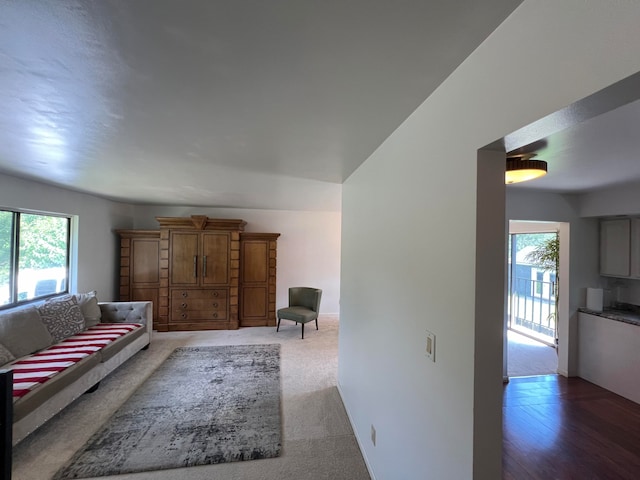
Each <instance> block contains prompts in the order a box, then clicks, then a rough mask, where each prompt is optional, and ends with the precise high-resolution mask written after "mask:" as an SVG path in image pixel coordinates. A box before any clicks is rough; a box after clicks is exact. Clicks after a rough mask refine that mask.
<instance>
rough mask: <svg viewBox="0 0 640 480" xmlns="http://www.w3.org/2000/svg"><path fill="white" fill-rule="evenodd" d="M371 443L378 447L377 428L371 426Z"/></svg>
mask: <svg viewBox="0 0 640 480" xmlns="http://www.w3.org/2000/svg"><path fill="white" fill-rule="evenodd" d="M371 443H373V446H374V447H375V446H376V428H375V427H374V426H373V425H371Z"/></svg>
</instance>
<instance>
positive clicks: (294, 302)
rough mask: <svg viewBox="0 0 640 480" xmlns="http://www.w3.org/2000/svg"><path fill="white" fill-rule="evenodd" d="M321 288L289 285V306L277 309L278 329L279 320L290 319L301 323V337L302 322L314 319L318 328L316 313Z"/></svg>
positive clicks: (277, 329) (318, 306)
mask: <svg viewBox="0 0 640 480" xmlns="http://www.w3.org/2000/svg"><path fill="white" fill-rule="evenodd" d="M321 297H322V290H320V289H319V288H311V287H291V288H290V289H289V306H288V307H286V308H281V309H279V310H278V312H277V315H278V327H277V328H276V332H278V331H280V320H281V319H283V318H284V319H285V320H292V321H294V322H296V325H297V324H298V323H300V324H302V338H303V339H304V324H305V323H307V322H311V321H313V320H315V321H316V330H318V313H319V312H320V298H321Z"/></svg>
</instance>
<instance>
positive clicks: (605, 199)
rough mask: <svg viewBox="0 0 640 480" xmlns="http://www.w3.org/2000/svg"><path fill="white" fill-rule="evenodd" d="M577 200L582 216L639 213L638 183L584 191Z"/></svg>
mask: <svg viewBox="0 0 640 480" xmlns="http://www.w3.org/2000/svg"><path fill="white" fill-rule="evenodd" d="M579 202H580V215H581V216H583V217H606V216H609V215H640V184H638V183H632V184H628V185H616V186H614V187H609V188H604V189H602V190H598V191H595V192H590V193H585V194H583V195H581V196H580V197H579Z"/></svg>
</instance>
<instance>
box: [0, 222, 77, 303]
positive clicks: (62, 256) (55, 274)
mask: <svg viewBox="0 0 640 480" xmlns="http://www.w3.org/2000/svg"><path fill="white" fill-rule="evenodd" d="M16 234H17V235H18V237H17V238H19V241H18V242H17V244H16ZM16 255H17V260H18V261H17V269H14V258H15V256H16ZM68 258H69V219H68V218H65V217H58V216H51V215H44V214H42V215H41V214H31V213H19V212H12V211H7V210H0V305H2V304H7V303H11V302H12V301H14V300H15V299H17V300H18V301H21V300H29V299H31V298H35V297H38V296H42V295H47V294H51V293H59V292H61V291H64V290H65V289H66V284H67V268H68ZM45 279H46V280H48V282H49V283H48V285H49V287H47V289H45V287H44V285H45V283H44V281H45ZM11 280H13V289H16V290H17V291H16V297H15V299H13V298H14V297H13V296H12V294H11V288H10V284H11ZM52 282H53V283H52ZM51 289H53V290H51ZM12 299H13V300H12Z"/></svg>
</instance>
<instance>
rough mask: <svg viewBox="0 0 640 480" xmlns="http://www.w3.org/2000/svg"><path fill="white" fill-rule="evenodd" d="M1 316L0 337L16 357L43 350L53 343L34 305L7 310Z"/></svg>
mask: <svg viewBox="0 0 640 480" xmlns="http://www.w3.org/2000/svg"><path fill="white" fill-rule="evenodd" d="M0 317H1V318H0V339H2V343H3V344H4V346H5V347H7V349H8V350H9V351H10V352H11V353H13V355H14V356H15V357H16V358H20V357H23V356H25V355H29V354H31V353H34V352H37V351H38V350H42V349H43V348H46V347H48V346H49V345H51V344H52V343H53V339H52V338H51V334H50V333H49V331H48V330H47V327H45V326H44V323H42V319H41V318H40V314H39V313H38V309H37V308H36V307H34V306H31V305H30V306H28V307H25V308H17V309H15V310H13V309H12V310H7V311H6V312H2V314H1V315H0Z"/></svg>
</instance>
